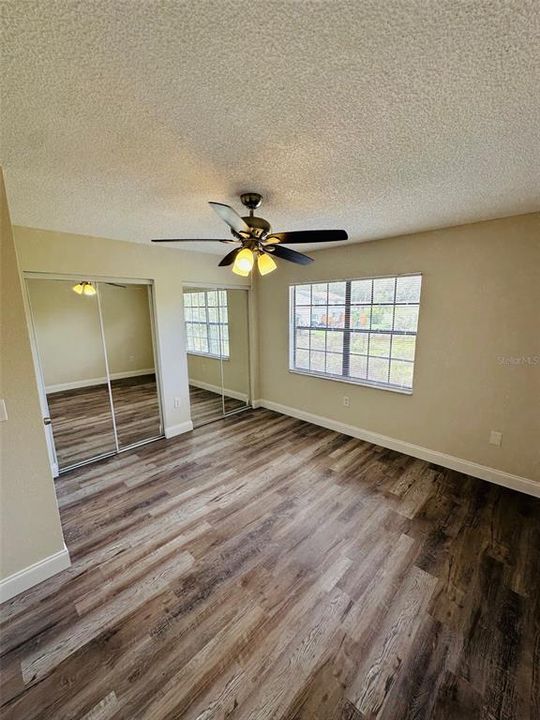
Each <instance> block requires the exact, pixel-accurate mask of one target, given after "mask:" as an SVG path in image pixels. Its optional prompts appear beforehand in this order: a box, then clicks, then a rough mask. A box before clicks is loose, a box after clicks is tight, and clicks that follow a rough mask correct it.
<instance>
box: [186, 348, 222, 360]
mask: <svg viewBox="0 0 540 720" xmlns="http://www.w3.org/2000/svg"><path fill="white" fill-rule="evenodd" d="M186 353H187V354H188V355H195V357H203V358H208V359H209V360H224V361H225V362H229V360H230V359H231V358H230V355H227V357H225V356H224V355H211V354H210V353H205V352H196V351H195V350H186Z"/></svg>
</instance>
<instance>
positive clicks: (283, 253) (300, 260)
mask: <svg viewBox="0 0 540 720" xmlns="http://www.w3.org/2000/svg"><path fill="white" fill-rule="evenodd" d="M264 249H265V251H266V252H268V254H269V255H275V256H276V257H278V258H281V259H282V260H289V261H290V262H293V263H297V264H298V265H309V263H312V262H313V258H312V257H309V255H304V253H299V252H296V250H291V249H290V248H286V247H282V246H281V245H265V246H264Z"/></svg>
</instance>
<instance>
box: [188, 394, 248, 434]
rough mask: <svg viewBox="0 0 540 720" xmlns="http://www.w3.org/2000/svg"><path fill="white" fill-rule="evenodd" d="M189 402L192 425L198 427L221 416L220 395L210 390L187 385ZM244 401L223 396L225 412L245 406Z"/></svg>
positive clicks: (221, 402) (221, 404)
mask: <svg viewBox="0 0 540 720" xmlns="http://www.w3.org/2000/svg"><path fill="white" fill-rule="evenodd" d="M189 402H190V406H191V420H192V421H193V427H200V426H201V425H204V424H206V423H208V422H213V421H214V420H215V419H216V418H221V417H222V416H223V401H222V396H221V395H219V394H218V393H215V392H211V391H210V390H203V389H202V388H198V387H195V386H194V385H190V386H189ZM245 405H246V404H245V402H243V401H242V400H238V399H236V398H231V397H226V398H225V412H227V413H230V412H235V411H236V410H240V409H241V408H243V407H245Z"/></svg>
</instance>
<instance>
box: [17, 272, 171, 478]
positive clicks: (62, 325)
mask: <svg viewBox="0 0 540 720" xmlns="http://www.w3.org/2000/svg"><path fill="white" fill-rule="evenodd" d="M26 283H27V289H28V298H29V305H30V312H31V318H32V326H33V334H34V349H35V355H36V360H37V364H38V365H39V372H38V376H40V378H41V382H42V386H43V387H42V397H44V398H45V399H46V412H45V413H44V415H45V417H44V422H45V424H50V426H51V428H52V440H53V444H54V454H55V455H56V463H57V465H58V469H59V471H60V472H63V471H65V470H68V469H71V468H73V467H76V466H78V465H81V464H84V463H87V462H90V461H92V460H96V459H98V458H101V457H105V456H107V455H112V454H114V453H116V452H120V451H122V450H125V449H127V448H129V447H133V446H134V445H137V444H139V443H141V442H147V441H149V440H152V439H155V438H157V437H160V436H161V435H162V420H161V411H160V403H159V391H158V379H157V374H156V363H155V360H154V342H153V323H152V316H153V310H152V293H151V290H152V288H151V285H149V284H144V283H140V282H139V283H134V282H130V281H119V282H112V281H111V282H105V281H96V280H92V279H88V280H79V279H76V278H74V279H64V278H62V279H53V278H50V277H44V276H35V275H33V276H28V277H27V278H26Z"/></svg>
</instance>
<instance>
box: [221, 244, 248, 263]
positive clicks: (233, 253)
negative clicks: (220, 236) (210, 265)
mask: <svg viewBox="0 0 540 720" xmlns="http://www.w3.org/2000/svg"><path fill="white" fill-rule="evenodd" d="M241 249H242V248H241V247H238V248H234V250H231V252H230V253H227V255H225V257H224V258H223V260H222V261H221V262H220V263H218V267H224V266H225V265H232V264H233V262H234V261H235V260H236V256H237V255H238V253H239V252H240V250H241Z"/></svg>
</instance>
